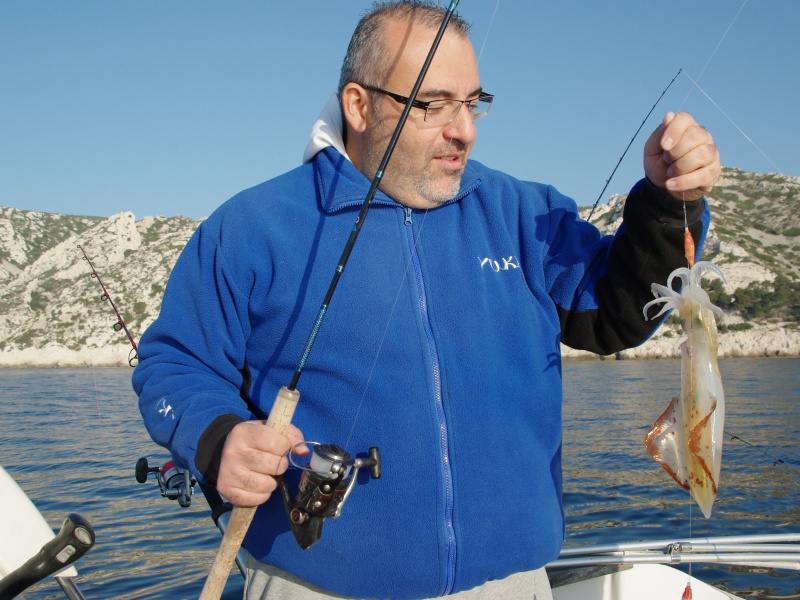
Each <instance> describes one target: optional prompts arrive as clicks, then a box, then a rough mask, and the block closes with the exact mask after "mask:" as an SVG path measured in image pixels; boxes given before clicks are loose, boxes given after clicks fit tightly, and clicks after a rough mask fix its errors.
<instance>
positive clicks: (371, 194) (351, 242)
mask: <svg viewBox="0 0 800 600" xmlns="http://www.w3.org/2000/svg"><path fill="white" fill-rule="evenodd" d="M458 1H459V0H452V2H451V3H450V6H449V7H448V8H447V12H446V13H445V15H444V17H443V19H442V24H441V25H440V26H439V30H438V31H437V32H436V37H435V38H434V40H433V44H432V45H431V48H430V50H429V51H428V55H427V56H426V57H425V62H424V63H423V65H422V69H421V70H420V72H419V75H418V76H417V80H416V82H415V83H414V87H413V89H412V90H411V93H410V94H409V97H408V101H407V102H406V104H405V106H404V107H403V112H402V113H401V114H400V118H399V120H398V121H397V126H396V127H395V128H394V132H393V133H392V137H391V139H390V140H389V144H388V146H387V147H386V151H385V152H384V153H383V158H381V162H380V164H379V165H378V168H377V170H376V171H375V175H374V176H373V178H372V183H371V184H370V187H369V191H368V192H367V196H366V198H364V202H363V204H362V205H361V210H360V211H359V213H358V216H357V217H356V222H355V224H354V225H353V229H352V231H351V232H350V237H349V238H348V239H347V243H346V244H345V247H344V250H343V251H342V255H341V257H340V258H339V263H338V264H337V265H336V270H335V271H334V274H333V277H332V279H331V282H330V285H329V286H328V291H327V292H326V294H325V297H324V298H323V300H322V305H321V306H320V308H319V312H318V313H317V318H316V319H315V321H314V325H313V326H312V328H311V332H310V333H309V335H308V339H307V340H306V344H305V346H304V348H303V353H302V355H301V357H300V360H299V362H298V363H297V368H296V369H295V372H294V375H293V376H292V380H291V382H290V383H289V385H288V386H287V389H288V390H289V391H291V392H294V391H295V390H296V389H297V384H298V382H299V381H300V376H301V375H302V373H303V369H304V368H305V365H306V362H307V361H308V356H309V354H310V353H311V349H312V347H313V346H314V342H315V341H316V339H317V335H318V334H319V329H320V327H321V326H322V321H323V319H324V318H325V315H326V313H327V312H328V306H329V305H330V302H331V299H332V298H333V294H334V292H335V291H336V287H337V286H338V284H339V279H340V278H341V276H342V273H343V272H344V269H345V267H346V266H347V263H348V261H349V260H350V254H351V253H352V251H353V246H355V243H356V240H357V239H358V234H359V233H361V228H362V227H363V225H364V220H365V219H366V218H367V213H368V212H369V209H370V206H371V205H372V200H373V199H374V198H375V194H376V193H377V192H378V185H379V184H380V183H381V181H382V180H383V174H384V172H385V169H386V165H387V164H388V163H389V159H390V158H391V156H392V153H393V152H394V148H395V146H396V145H397V140H398V138H399V137H400V132H401V131H402V130H403V126H404V125H405V123H406V121H407V120H408V115H409V113H410V112H411V107H412V103H413V102H414V100H416V98H417V94H418V93H419V88H420V87H422V81H423V80H424V79H425V75H426V74H427V72H428V68H429V67H430V65H431V62H432V61H433V56H434V54H436V49H437V48H438V47H439V42H440V41H441V39H442V36H444V32H445V29H446V28H447V25H448V23H449V22H450V17H452V16H453V13H454V12H455V9H456V6H458Z"/></svg>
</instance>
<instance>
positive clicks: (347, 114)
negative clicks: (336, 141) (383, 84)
mask: <svg viewBox="0 0 800 600" xmlns="http://www.w3.org/2000/svg"><path fill="white" fill-rule="evenodd" d="M369 103H370V98H369V92H368V91H367V90H365V89H364V88H362V87H361V86H360V85H358V84H357V83H352V82H351V83H348V84H347V85H346V86H344V88H343V89H342V115H343V116H344V120H345V123H346V125H347V126H348V127H349V128H350V129H352V130H353V131H354V132H356V133H363V132H364V130H365V129H366V128H367V110H368V109H369Z"/></svg>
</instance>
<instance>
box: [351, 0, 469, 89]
mask: <svg viewBox="0 0 800 600" xmlns="http://www.w3.org/2000/svg"><path fill="white" fill-rule="evenodd" d="M446 13H447V9H446V8H444V7H442V6H439V5H437V4H434V3H433V1H432V0H391V1H386V2H374V3H373V5H372V9H371V10H369V11H368V12H367V13H365V14H364V16H363V17H361V20H360V21H359V22H358V25H357V26H356V29H355V31H354V32H353V37H352V38H351V39H350V45H349V46H348V48H347V54H346V55H345V57H344V62H343V63H342V71H341V73H340V75H339V88H338V90H337V93H338V95H339V97H340V98H341V96H342V89H344V86H346V85H347V84H348V83H350V82H356V83H368V84H371V85H382V84H383V81H384V80H385V78H386V77H387V76H388V72H389V69H390V67H391V64H392V59H391V57H389V56H388V54H387V50H386V48H385V47H384V44H383V41H384V40H383V36H382V35H381V33H382V31H381V30H382V28H383V26H384V24H385V23H386V22H388V21H390V20H398V21H400V20H405V19H414V20H415V21H416V22H419V23H421V24H422V25H424V26H426V27H430V28H432V29H439V27H440V26H441V24H442V19H443V18H444V16H445V14H446ZM469 27H470V26H469V23H467V22H466V21H464V20H463V19H462V18H461V17H460V16H459V15H458V14H457V13H453V16H452V17H451V18H450V22H449V23H448V24H447V30H448V31H453V32H455V33H457V34H459V35H462V36H463V37H467V36H469Z"/></svg>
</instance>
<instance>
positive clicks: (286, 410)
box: [200, 0, 459, 600]
mask: <svg viewBox="0 0 800 600" xmlns="http://www.w3.org/2000/svg"><path fill="white" fill-rule="evenodd" d="M458 2H459V0H451V2H450V5H449V6H448V7H447V10H446V12H445V14H444V17H443V18H442V23H441V25H440V26H439V30H438V31H437V33H436V37H435V38H434V40H433V43H432V44H431V48H430V50H429V51H428V55H427V57H426V58H425V62H424V63H423V65H422V68H421V70H420V72H419V75H418V76H417V80H416V82H415V83H414V87H413V89H412V90H411V93H410V94H409V97H408V100H407V101H406V104H405V106H404V107H403V112H402V113H401V114H400V118H399V120H398V121H397V126H396V127H395V129H394V133H393V134H392V137H391V139H390V140H389V144H388V146H387V147H386V151H385V152H384V154H383V158H382V159H381V162H380V164H379V165H378V168H377V170H376V171H375V175H374V177H373V178H372V183H371V184H370V187H369V191H368V192H367V196H366V198H364V202H363V204H362V205H361V210H360V211H359V213H358V216H357V217H356V221H355V223H354V225H353V229H352V230H351V232H350V236H349V237H348V239H347V243H346V244H345V246H344V250H343V251H342V255H341V257H340V258H339V262H338V264H337V265H336V269H335V271H334V274H333V277H332V279H331V283H330V285H329V286H328V291H327V292H326V294H325V297H324V299H323V301H322V305H321V306H320V308H319V312H318V313H317V317H316V319H315V320H314V324H313V326H312V328H311V332H310V333H309V335H308V339H307V341H306V344H305V346H304V348H303V352H302V355H301V357H300V360H299V362H298V364H297V368H296V369H295V372H294V375H293V376H292V379H291V382H290V383H289V385H288V386H283V387H281V388H280V390H278V394H277V396H276V397H275V402H274V404H273V405H272V409H271V410H270V412H269V418H268V419H267V422H266V425H267V427H269V428H271V429H273V430H275V431H277V432H278V433H280V434H285V433H286V431H287V430H288V428H289V425H290V424H291V422H292V416H293V415H294V411H295V408H296V407H297V402H298V401H299V400H300V393H299V392H298V391H297V384H298V382H299V380H300V376H301V375H302V373H303V369H304V367H305V365H306V362H307V361H308V356H309V354H310V353H311V348H312V347H313V345H314V342H315V341H316V338H317V334H318V333H319V329H320V327H321V326H322V321H323V319H324V318H325V315H326V314H327V312H328V307H329V305H330V302H331V299H332V298H333V294H334V292H335V291H336V287H337V285H338V283H339V280H340V278H341V276H342V273H343V272H344V269H345V267H346V266H347V262H348V260H349V258H350V253H351V252H352V250H353V246H354V245H355V243H356V240H357V239H358V234H359V233H360V232H361V228H362V227H363V226H364V221H365V219H366V217H367V213H368V212H369V209H370V205H371V204H372V200H373V199H374V197H375V194H376V193H377V191H378V186H379V185H380V183H381V181H382V180H383V174H384V172H385V169H386V165H387V164H388V163H389V159H390V158H391V156H392V153H393V152H394V148H395V145H396V144H397V140H398V139H399V137H400V133H401V131H402V130H403V126H404V125H405V123H406V120H407V119H408V115H409V113H410V112H411V108H412V106H413V104H414V102H415V100H416V97H417V94H418V93H419V89H420V87H422V82H423V80H424V79H425V75H426V74H427V73H428V68H429V67H430V64H431V62H432V61H433V57H434V55H435V54H436V50H437V48H438V47H439V42H440V41H441V39H442V37H443V36H444V32H445V29H446V28H447V25H448V23H450V18H451V17H452V16H453V13H454V12H455V10H456V7H457V6H458ZM318 449H319V450H320V451H321V452H320V454H317V450H318ZM313 452H314V454H313V456H312V460H313V459H314V458H316V459H317V462H318V463H320V464H322V465H324V468H329V469H330V471H329V473H327V474H326V473H324V469H323V471H318V470H316V469H314V470H311V469H310V468H307V469H304V471H303V476H302V478H301V481H300V486H301V487H300V490H299V493H298V495H297V500H296V502H294V503H291V505H290V502H289V501H290V500H291V498H289V496H288V488H287V487H286V483H285V482H284V481H283V479H282V478H277V479H278V482H279V485H280V487H281V493H282V496H283V501H284V506H285V507H286V512H287V516H288V517H289V522H290V525H291V528H292V531H293V533H294V534H295V537H296V539H297V541H298V543H300V545H301V547H303V548H304V549H305V548H307V547H308V546H307V545H306V544H308V541H309V540H308V536H309V535H310V536H311V537H312V539H313V538H314V537H316V538H317V539H318V538H319V535H320V534H321V527H322V520H323V519H324V518H325V517H338V516H339V515H338V511H339V509H341V504H342V503H343V502H344V500H346V498H347V496H348V495H349V493H350V491H351V490H352V484H351V483H350V482H349V481H348V480H347V477H350V478H353V481H354V480H355V476H354V472H355V470H357V469H358V468H359V467H362V466H363V467H369V469H370V474H371V476H372V477H373V478H374V479H377V478H378V477H380V473H381V472H380V455H379V454H378V449H377V448H370V456H369V458H367V459H355V460H353V459H352V458H351V457H350V455H349V454H348V453H347V452H345V451H344V450H343V449H341V448H339V447H338V446H336V445H334V444H325V445H321V446H318V447H317V448H315V449H314V451H313ZM351 467H355V469H352V468H351ZM351 471H352V472H351ZM345 482H347V485H346V489H344V487H343V486H344V485H345ZM304 485H306V486H307V487H305V488H304V487H303V486H304ZM320 494H323V495H324V496H325V498H324V502H325V504H324V506H322V510H321V511H316V510H314V509H313V508H312V507H313V506H314V505H315V504H316V503H317V502H320V501H322V499H320V498H319V497H318V496H319V495H320ZM332 496H333V497H335V498H332ZM256 508H257V507H255V506H234V507H233V510H232V511H231V517H230V521H229V523H228V528H227V529H226V530H225V535H224V536H223V538H222V543H221V544H220V547H219V550H218V551H217V556H216V557H215V559H214V563H213V564H212V566H211V571H210V572H209V574H208V578H207V579H206V583H205V585H204V587H203V591H202V593H201V594H200V600H218V599H219V598H220V596H221V595H222V590H223V588H224V587H225V582H226V581H227V579H228V574H229V573H230V570H231V567H232V566H233V562H234V559H235V557H236V554H237V553H238V551H239V548H240V547H241V545H242V541H243V540H244V536H245V534H246V533H247V529H248V528H249V526H250V522H251V521H252V520H253V516H254V515H255V512H256ZM314 541H316V540H314ZM312 543H313V541H312Z"/></svg>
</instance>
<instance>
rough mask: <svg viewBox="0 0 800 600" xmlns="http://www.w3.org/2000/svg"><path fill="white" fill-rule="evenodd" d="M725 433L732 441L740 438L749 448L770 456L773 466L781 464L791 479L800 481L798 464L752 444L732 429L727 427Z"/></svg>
mask: <svg viewBox="0 0 800 600" xmlns="http://www.w3.org/2000/svg"><path fill="white" fill-rule="evenodd" d="M724 433H725V435H727V436H729V437H730V440H731V441H733V440H739V441H740V442H742V443H743V444H744V445H745V446H747V447H749V448H752V449H753V450H756V451H757V452H760V453H761V454H763V455H765V456H768V457H769V458H771V459H772V466H773V467H779V466H780V467H784V469H783V472H784V473H785V474H786V475H787V476H788V477H790V478H791V479H794V480H795V481H796V482H797V483H800V469H798V468H797V467H796V466H794V465H792V464H790V463H787V462H786V461H785V460H783V459H782V458H780V457H778V456H775V455H774V454H771V453H770V452H767V451H766V450H764V449H762V448H759V447H758V446H756V445H755V444H751V443H750V442H748V441H747V440H745V439H744V438H743V437H741V436H740V435H736V434H734V433H732V432H731V431H729V430H728V429H725V431H724Z"/></svg>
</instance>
